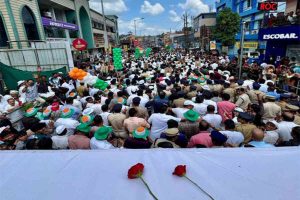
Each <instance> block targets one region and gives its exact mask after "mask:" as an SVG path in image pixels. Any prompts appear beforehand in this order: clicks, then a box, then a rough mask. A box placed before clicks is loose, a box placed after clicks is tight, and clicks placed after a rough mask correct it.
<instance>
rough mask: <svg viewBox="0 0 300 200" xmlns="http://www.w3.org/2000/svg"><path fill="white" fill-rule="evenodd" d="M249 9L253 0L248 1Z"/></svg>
mask: <svg viewBox="0 0 300 200" xmlns="http://www.w3.org/2000/svg"><path fill="white" fill-rule="evenodd" d="M247 7H248V8H250V7H251V0H247Z"/></svg>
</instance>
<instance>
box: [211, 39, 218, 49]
mask: <svg viewBox="0 0 300 200" xmlns="http://www.w3.org/2000/svg"><path fill="white" fill-rule="evenodd" d="M209 49H210V50H215V49H217V43H216V41H215V40H213V41H210V42H209Z"/></svg>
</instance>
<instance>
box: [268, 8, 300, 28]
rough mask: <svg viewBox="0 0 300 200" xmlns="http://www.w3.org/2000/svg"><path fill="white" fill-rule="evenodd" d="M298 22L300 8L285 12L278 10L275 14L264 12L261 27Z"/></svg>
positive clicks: (299, 19) (299, 22) (299, 21)
mask: <svg viewBox="0 0 300 200" xmlns="http://www.w3.org/2000/svg"><path fill="white" fill-rule="evenodd" d="M296 24H300V9H297V10H296V12H294V11H291V12H289V13H287V14H285V13H284V12H278V13H276V14H273V13H271V14H269V13H266V14H265V17H264V21H263V27H264V28H267V27H269V28H270V27H276V26H287V25H296Z"/></svg>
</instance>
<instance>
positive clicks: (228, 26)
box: [213, 8, 241, 46]
mask: <svg viewBox="0 0 300 200" xmlns="http://www.w3.org/2000/svg"><path fill="white" fill-rule="evenodd" d="M216 20H217V21H216V23H217V24H216V28H215V29H214V31H213V35H214V37H215V38H216V39H217V40H219V41H220V42H221V43H222V45H223V46H232V45H234V44H235V35H236V34H237V33H238V32H239V30H240V20H241V18H240V16H239V15H238V14H237V13H234V12H232V11H231V9H230V8H224V9H223V10H222V11H220V12H219V14H218V15H217V19H216Z"/></svg>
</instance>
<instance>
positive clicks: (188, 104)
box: [172, 100, 194, 119]
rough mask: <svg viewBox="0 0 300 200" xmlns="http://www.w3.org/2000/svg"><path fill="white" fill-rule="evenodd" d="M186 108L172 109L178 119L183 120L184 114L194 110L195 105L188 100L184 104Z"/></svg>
mask: <svg viewBox="0 0 300 200" xmlns="http://www.w3.org/2000/svg"><path fill="white" fill-rule="evenodd" d="M183 106H184V108H172V112H173V113H174V114H175V115H176V117H177V118H180V119H183V118H184V116H183V115H184V113H186V112H187V111H189V110H190V109H193V108H194V103H193V102H192V101H190V100H186V101H185V102H184V103H183Z"/></svg>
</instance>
